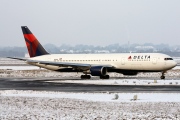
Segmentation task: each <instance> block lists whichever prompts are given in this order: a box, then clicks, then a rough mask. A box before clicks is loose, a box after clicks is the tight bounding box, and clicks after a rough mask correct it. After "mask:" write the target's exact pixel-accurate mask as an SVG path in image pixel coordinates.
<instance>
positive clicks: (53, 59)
mask: <svg viewBox="0 0 180 120" xmlns="http://www.w3.org/2000/svg"><path fill="white" fill-rule="evenodd" d="M21 28H22V32H23V35H24V39H25V43H26V46H27V49H28V52H29V56H30V58H16V57H8V58H12V59H17V60H23V61H25V62H26V63H27V64H30V65H34V66H38V67H40V68H45V69H49V70H53V71H58V72H82V73H83V74H82V75H81V79H90V78H91V76H99V77H100V79H109V78H110V76H109V74H108V73H110V72H116V73H121V74H123V75H129V76H132V75H137V74H138V73H139V72H161V73H162V75H161V76H160V78H161V79H165V73H166V71H168V70H170V69H172V68H173V67H175V66H176V64H177V63H176V62H175V61H174V60H173V59H172V58H171V57H170V56H168V55H166V54H162V53H116V54H50V53H48V52H47V51H46V50H45V49H44V48H43V46H42V45H41V44H40V42H39V41H38V40H37V39H36V37H35V36H34V34H33V33H32V32H31V31H30V30H29V28H28V27H27V26H21Z"/></svg>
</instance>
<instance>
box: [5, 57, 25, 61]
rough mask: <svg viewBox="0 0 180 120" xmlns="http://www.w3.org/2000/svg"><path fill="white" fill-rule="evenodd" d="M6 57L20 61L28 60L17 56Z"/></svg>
mask: <svg viewBox="0 0 180 120" xmlns="http://www.w3.org/2000/svg"><path fill="white" fill-rule="evenodd" d="M7 58H10V59H16V60H22V61H26V60H28V59H27V58H17V57H7Z"/></svg>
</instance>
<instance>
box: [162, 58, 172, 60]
mask: <svg viewBox="0 0 180 120" xmlns="http://www.w3.org/2000/svg"><path fill="white" fill-rule="evenodd" d="M164 60H173V59H172V58H164Z"/></svg>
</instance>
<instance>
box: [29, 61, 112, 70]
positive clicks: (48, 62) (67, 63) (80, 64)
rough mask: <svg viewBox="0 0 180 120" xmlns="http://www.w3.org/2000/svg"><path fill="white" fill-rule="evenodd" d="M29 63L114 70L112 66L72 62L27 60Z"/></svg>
mask: <svg viewBox="0 0 180 120" xmlns="http://www.w3.org/2000/svg"><path fill="white" fill-rule="evenodd" d="M27 62H28V63H38V64H45V65H54V66H60V67H73V68H75V69H90V68H91V67H92V66H103V67H107V68H112V67H113V66H112V65H100V64H99V65H98V64H84V63H70V62H53V61H40V60H27Z"/></svg>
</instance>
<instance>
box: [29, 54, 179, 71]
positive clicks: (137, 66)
mask: <svg viewBox="0 0 180 120" xmlns="http://www.w3.org/2000/svg"><path fill="white" fill-rule="evenodd" d="M165 58H171V57H170V56H168V55H165V54H161V53H119V54H49V55H42V56H38V57H34V58H30V59H31V60H40V61H51V62H67V63H81V64H91V65H92V66H93V65H102V66H103V65H112V66H113V67H114V68H115V69H121V70H136V71H166V70H169V69H172V68H173V67H175V66H176V62H175V61H174V60H169V59H167V60H165ZM33 65H36V66H39V67H43V68H46V69H50V70H58V69H61V68H64V67H61V66H53V65H44V64H38V63H33Z"/></svg>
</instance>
